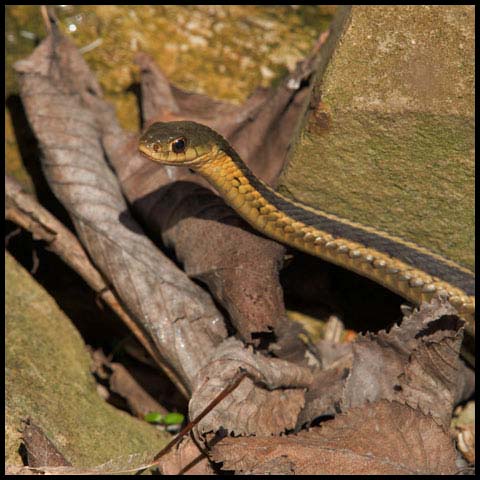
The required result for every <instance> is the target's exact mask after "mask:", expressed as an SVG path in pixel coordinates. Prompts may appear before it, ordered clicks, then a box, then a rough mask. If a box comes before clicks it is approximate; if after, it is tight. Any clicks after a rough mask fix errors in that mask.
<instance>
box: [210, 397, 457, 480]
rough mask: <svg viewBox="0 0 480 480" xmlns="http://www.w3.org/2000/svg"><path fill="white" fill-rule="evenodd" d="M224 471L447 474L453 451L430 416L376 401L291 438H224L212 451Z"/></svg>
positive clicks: (451, 470)
mask: <svg viewBox="0 0 480 480" xmlns="http://www.w3.org/2000/svg"><path fill="white" fill-rule="evenodd" d="M212 458H213V460H214V461H216V462H223V467H222V468H223V469H224V470H234V471H235V472H237V473H244V474H297V475H362V474H363V475H411V474H424V475H434V474H452V473H455V471H456V465H455V459H456V453H455V449H454V447H453V443H452V440H451V439H450V437H449V435H448V434H447V433H446V432H444V431H443V429H442V428H441V427H439V426H438V425H437V424H436V423H435V422H434V421H433V420H432V418H431V417H428V416H425V415H423V414H422V413H421V412H419V411H418V410H414V409H413V408H411V407H409V406H407V405H402V404H399V403H397V402H388V401H385V400H383V401H381V402H377V403H373V404H366V405H364V406H363V407H358V408H352V409H350V410H349V411H348V412H347V413H346V414H342V415H339V416H338V417H337V418H335V419H334V420H331V421H329V422H326V423H325V424H324V425H323V426H322V427H317V428H313V429H311V430H309V431H306V432H301V433H299V434H297V435H288V436H282V437H273V438H272V437H270V438H258V437H246V438H226V439H224V440H222V441H221V442H220V443H218V444H217V445H216V446H215V447H214V448H213V451H212Z"/></svg>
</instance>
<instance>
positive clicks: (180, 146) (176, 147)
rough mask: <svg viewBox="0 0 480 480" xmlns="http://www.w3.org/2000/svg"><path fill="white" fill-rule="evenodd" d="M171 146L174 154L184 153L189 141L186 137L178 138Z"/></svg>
mask: <svg viewBox="0 0 480 480" xmlns="http://www.w3.org/2000/svg"><path fill="white" fill-rule="evenodd" d="M171 145H172V151H173V153H183V152H185V149H186V148H187V139H186V138H185V137H180V138H177V139H176V140H174V141H173V142H172V144H171Z"/></svg>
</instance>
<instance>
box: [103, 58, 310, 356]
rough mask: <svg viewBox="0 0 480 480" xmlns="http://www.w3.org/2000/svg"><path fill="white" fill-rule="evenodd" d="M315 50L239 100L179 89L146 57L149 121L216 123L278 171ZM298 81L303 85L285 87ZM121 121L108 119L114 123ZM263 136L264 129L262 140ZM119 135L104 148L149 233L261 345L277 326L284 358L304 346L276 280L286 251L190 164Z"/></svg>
mask: <svg viewBox="0 0 480 480" xmlns="http://www.w3.org/2000/svg"><path fill="white" fill-rule="evenodd" d="M317 50H318V49H317ZM315 53H316V52H315ZM315 53H314V54H312V56H311V57H309V59H307V60H306V61H305V62H303V63H302V64H301V65H300V66H299V67H298V69H297V71H296V72H295V73H293V74H292V75H291V76H289V77H288V78H287V79H286V80H285V82H284V83H283V84H282V86H281V87H279V88H277V89H275V90H272V91H263V90H262V91H258V92H257V93H256V94H254V95H253V96H252V97H251V98H250V99H249V100H248V101H247V102H246V103H245V104H244V105H241V106H236V105H232V104H228V103H225V102H219V101H216V100H212V99H210V98H209V97H206V96H204V95H198V94H194V93H188V92H184V91H182V90H180V89H178V88H176V87H174V86H173V85H171V84H169V82H168V81H167V79H166V78H165V76H164V75H163V73H162V72H161V70H160V69H159V68H158V67H157V66H156V65H155V63H154V61H153V60H152V59H151V57H149V56H148V55H146V54H140V55H138V57H137V62H138V63H139V65H140V66H141V69H142V82H141V86H142V111H143V113H144V117H145V118H146V119H147V120H148V122H151V121H152V120H153V119H154V120H161V121H165V120H178V119H190V120H196V121H199V122H202V123H205V124H207V125H210V126H211V127H213V128H215V129H218V130H219V131H220V132H221V133H223V134H224V135H226V136H227V138H228V139H229V140H230V141H231V142H232V144H233V145H234V147H235V148H237V149H238V151H239V152H240V153H241V154H243V155H244V156H245V160H246V161H247V162H250V164H251V166H252V168H254V170H255V166H256V163H258V162H256V161H258V160H259V159H260V158H261V159H262V161H263V164H262V165H264V166H268V168H276V171H277V172H278V171H279V170H280V169H281V167H282V165H283V161H284V158H285V154H286V151H287V146H288V141H289V139H290V137H291V135H290V133H291V130H292V128H293V127H294V126H295V123H296V119H297V117H298V114H299V111H300V107H301V105H302V104H303V100H304V99H305V95H306V91H307V90H308V89H307V88H304V87H302V88H300V85H301V81H302V80H305V79H306V78H308V77H309V76H310V75H311V73H312V65H313V63H314V60H315V59H316V58H317V57H316V54H315ZM292 82H293V83H294V84H296V85H298V87H297V88H287V85H291V84H292ZM114 121H115V120H114V119H113V120H112V119H110V121H109V125H111V124H112V123H113V122H114ZM110 129H111V127H106V128H105V130H106V131H109V130H110ZM278 129H281V130H282V132H281V136H279V132H278ZM252 131H254V135H253V136H252ZM260 132H263V133H264V134H265V135H264V136H263V137H262V136H259V135H260ZM119 137H120V138H122V137H121V136H119V135H118V133H117V132H115V133H113V134H110V133H109V134H107V135H105V137H104V145H105V149H106V151H107V152H108V153H109V156H110V158H111V161H112V164H113V165H114V167H115V169H116V172H117V175H118V176H119V178H120V180H121V183H122V188H123V191H124V192H125V194H126V196H127V198H128V199H129V200H130V202H131V203H132V204H133V206H134V208H135V211H136V212H137V214H138V215H139V216H141V218H142V220H143V222H144V223H145V224H146V225H148V226H149V228H150V230H151V231H152V232H153V233H155V234H156V235H157V236H159V237H161V238H162V240H163V243H164V244H166V245H167V246H170V247H172V248H174V249H175V252H176V255H177V258H178V259H179V260H180V261H181V262H182V264H183V265H184V268H185V271H186V272H187V274H188V275H189V276H191V277H194V278H196V279H198V280H200V281H202V282H204V283H205V284H207V286H208V288H209V290H210V292H212V294H213V295H214V296H215V298H216V300H217V301H218V302H219V303H220V304H221V305H222V306H223V307H224V308H225V309H226V310H227V311H228V312H229V316H230V319H231V321H232V323H233V325H234V327H235V329H236V330H237V332H238V333H239V334H240V336H241V338H242V339H244V340H245V341H247V342H249V343H254V344H257V345H258V344H259V343H260V342H259V341H255V338H258V334H260V335H261V334H269V333H272V332H274V333H275V334H276V335H277V336H281V335H282V334H284V335H286V337H288V338H289V340H290V342H288V343H287V342H286V340H285V339H280V340H281V341H280V342H279V344H278V345H279V346H280V348H279V349H277V351H276V352H275V353H276V354H277V355H280V356H281V355H282V354H283V352H284V351H286V350H290V351H291V350H298V351H302V350H304V346H303V344H302V343H301V342H300V341H298V339H297V338H296V337H294V336H292V335H288V332H289V329H288V327H289V326H290V325H291V322H290V321H289V320H288V319H287V318H286V316H285V307H284V304H283V298H282V290H281V288H280V284H279V280H278V270H279V269H280V268H281V266H282V262H283V256H284V252H285V248H284V247H283V246H280V245H279V244H278V243H276V242H273V241H271V240H269V239H265V238H264V237H261V236H259V235H258V234H256V233H255V232H253V231H252V229H251V228H250V227H249V226H248V225H247V224H246V223H245V222H244V221H243V220H241V219H240V218H239V217H238V216H237V214H236V213H235V212H233V211H232V210H231V209H230V208H229V207H227V206H226V205H225V204H224V202H223V200H222V199H220V198H218V196H217V195H214V194H212V193H210V186H209V185H208V184H207V183H206V182H205V181H204V180H203V179H201V177H199V176H198V175H195V174H192V173H190V172H189V171H188V170H187V169H179V168H172V167H161V166H159V165H157V164H154V163H153V162H150V161H148V160H146V159H145V158H143V157H141V156H139V155H138V152H137V148H136V139H135V138H133V137H132V138H129V139H125V140H124V142H123V143H122V142H120V141H119ZM123 137H125V136H123ZM255 142H256V143H257V144H261V145H260V147H261V148H264V145H266V146H267V149H268V156H267V157H265V155H267V152H258V151H256V154H255V155H254V153H255V152H254V151H253V150H252V149H251V147H252V145H254V144H255ZM257 173H260V174H262V173H263V174H265V172H262V171H260V172H258V171H257ZM264 178H265V175H264ZM199 185H200V186H199ZM202 187H207V188H206V189H205V188H202ZM292 342H293V343H292Z"/></svg>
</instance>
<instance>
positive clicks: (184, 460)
mask: <svg viewBox="0 0 480 480" xmlns="http://www.w3.org/2000/svg"><path fill="white" fill-rule="evenodd" d="M158 467H159V470H160V473H161V474H162V475H213V473H214V471H213V468H212V466H211V465H210V460H209V459H208V456H207V455H205V454H204V453H203V452H202V451H201V450H200V449H199V448H198V446H197V445H196V443H195V442H194V441H193V440H192V439H191V438H190V437H184V439H183V440H182V441H181V442H180V443H179V445H178V446H177V447H176V448H174V449H173V450H171V451H170V452H168V453H167V454H166V455H165V456H164V457H163V458H162V461H161V463H160V464H159V466H158Z"/></svg>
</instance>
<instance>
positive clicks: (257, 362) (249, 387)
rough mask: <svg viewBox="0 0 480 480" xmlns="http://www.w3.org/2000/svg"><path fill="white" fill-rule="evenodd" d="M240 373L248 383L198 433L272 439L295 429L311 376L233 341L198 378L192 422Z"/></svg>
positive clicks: (244, 383) (190, 409) (303, 370)
mask: <svg viewBox="0 0 480 480" xmlns="http://www.w3.org/2000/svg"><path fill="white" fill-rule="evenodd" d="M239 368H243V369H245V370H246V371H247V372H248V374H249V377H247V378H245V379H244V380H243V381H242V382H241V383H240V385H239V386H238V387H237V388H236V389H235V390H234V391H233V392H232V393H231V394H230V395H229V396H228V397H227V398H225V399H224V400H223V401H222V402H221V403H220V404H219V405H218V406H217V407H216V408H215V409H214V410H213V411H212V412H210V413H209V414H208V415H207V416H206V417H205V418H204V419H203V420H202V421H201V422H200V423H199V425H198V427H197V428H198V429H197V431H198V432H199V433H200V434H205V433H208V432H212V431H213V432H216V431H218V430H219V429H220V428H221V427H222V428H224V429H226V430H227V431H229V432H233V433H234V434H236V435H272V434H278V433H282V432H284V431H286V430H291V429H293V428H294V427H295V424H296V420H297V416H298V413H299V412H300V410H301V408H302V407H303V405H304V393H305V387H307V386H308V385H309V384H310V383H311V381H312V375H311V373H310V371H309V370H308V369H306V368H303V367H299V366H297V365H295V364H292V363H290V362H286V361H284V360H280V359H277V358H267V357H265V356H263V355H261V354H259V353H255V352H254V351H253V349H252V348H250V347H249V348H245V347H244V345H243V344H242V343H241V342H240V341H238V340H236V339H234V338H229V339H227V340H225V341H224V342H223V344H222V345H220V346H219V347H217V349H216V352H215V355H214V356H213V358H212V360H211V362H210V363H209V364H208V365H207V366H206V367H205V368H203V369H202V370H201V371H200V372H199V374H198V376H197V380H196V385H195V390H194V392H193V395H192V398H191V400H190V404H189V413H190V418H195V417H196V416H198V415H199V414H200V412H201V411H202V410H203V409H204V408H205V407H206V406H207V405H208V404H209V403H210V402H211V401H212V400H213V399H214V398H215V397H216V396H217V395H218V394H219V393H220V392H221V391H222V390H223V388H224V387H225V386H226V385H227V384H228V382H229V381H230V380H231V379H232V378H233V377H234V376H235V374H236V373H237V371H238V369H239Z"/></svg>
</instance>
